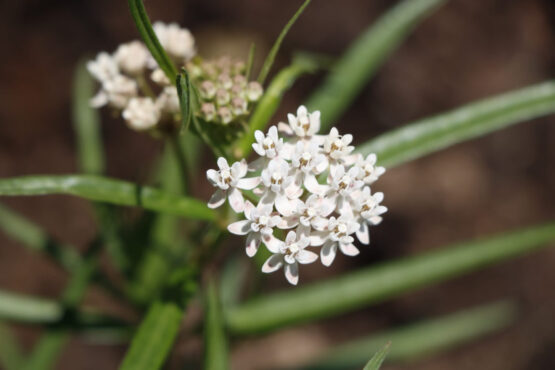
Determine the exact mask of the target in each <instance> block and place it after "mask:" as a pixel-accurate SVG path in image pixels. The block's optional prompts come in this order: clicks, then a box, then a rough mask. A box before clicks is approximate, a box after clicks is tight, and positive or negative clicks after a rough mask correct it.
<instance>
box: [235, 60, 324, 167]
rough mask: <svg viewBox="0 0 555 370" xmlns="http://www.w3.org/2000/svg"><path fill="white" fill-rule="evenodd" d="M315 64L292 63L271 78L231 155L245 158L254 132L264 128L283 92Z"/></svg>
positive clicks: (313, 67)
mask: <svg viewBox="0 0 555 370" xmlns="http://www.w3.org/2000/svg"><path fill="white" fill-rule="evenodd" d="M314 70H315V66H314V65H313V64H312V63H304V62H302V63H301V62H299V63H293V64H291V65H290V66H289V67H286V68H284V69H282V70H281V71H280V72H279V73H278V74H277V76H276V77H274V79H273V80H272V82H271V83H270V85H269V86H268V88H267V89H266V92H265V93H264V96H263V97H262V99H260V101H259V102H258V104H257V105H256V108H255V109H254V112H253V113H252V116H251V118H250V120H249V125H248V130H247V132H245V134H244V135H243V136H242V137H241V138H240V139H239V141H238V142H237V143H236V145H235V146H234V147H235V149H234V152H233V155H234V156H235V158H236V159H242V158H246V157H247V156H248V155H249V153H250V152H251V150H252V143H253V142H254V132H255V131H256V130H264V128H265V127H266V125H267V124H268V122H269V121H270V119H271V118H272V116H273V115H274V113H275V112H276V110H277V109H278V107H279V104H280V103H281V99H282V98H283V94H285V92H286V91H287V90H288V89H289V88H290V87H291V86H292V85H293V83H294V82H295V80H296V79H297V78H298V77H299V76H301V75H302V74H304V73H309V72H313V71H314Z"/></svg>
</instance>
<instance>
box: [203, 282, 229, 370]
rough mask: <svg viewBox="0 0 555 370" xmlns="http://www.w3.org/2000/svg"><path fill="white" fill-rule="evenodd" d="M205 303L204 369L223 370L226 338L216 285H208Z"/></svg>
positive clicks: (225, 356) (225, 358) (226, 362)
mask: <svg viewBox="0 0 555 370" xmlns="http://www.w3.org/2000/svg"><path fill="white" fill-rule="evenodd" d="M206 294H207V297H206V302H205V312H206V323H205V333H204V340H205V354H204V369H206V370H225V369H227V368H228V367H229V366H228V354H227V352H228V350H227V338H226V333H225V331H224V323H223V318H222V311H221V306H220V300H219V297H218V291H217V289H216V285H215V284H214V283H213V282H211V283H210V284H209V285H208V289H207V292H206Z"/></svg>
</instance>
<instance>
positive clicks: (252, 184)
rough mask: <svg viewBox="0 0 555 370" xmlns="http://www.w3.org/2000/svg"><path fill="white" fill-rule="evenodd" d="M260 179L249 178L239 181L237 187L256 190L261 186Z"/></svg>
mask: <svg viewBox="0 0 555 370" xmlns="http://www.w3.org/2000/svg"><path fill="white" fill-rule="evenodd" d="M260 180H261V179H260V177H248V178H243V179H239V180H238V181H237V187H238V188H239V189H243V190H251V189H254V188H256V187H257V186H258V184H260Z"/></svg>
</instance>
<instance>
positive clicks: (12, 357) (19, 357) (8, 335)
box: [0, 321, 24, 370]
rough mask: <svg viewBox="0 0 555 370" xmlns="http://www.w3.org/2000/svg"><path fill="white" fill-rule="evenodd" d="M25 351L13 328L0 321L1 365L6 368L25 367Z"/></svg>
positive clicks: (8, 369)
mask: <svg viewBox="0 0 555 370" xmlns="http://www.w3.org/2000/svg"><path fill="white" fill-rule="evenodd" d="M23 363H24V360H23V352H22V350H21V348H20V347H19V343H18V342H17V338H16V337H15V336H14V335H13V333H12V331H11V328H10V327H9V326H8V325H6V324H4V323H3V322H1V321H0V367H1V368H3V369H5V370H20V369H21V368H22V367H23Z"/></svg>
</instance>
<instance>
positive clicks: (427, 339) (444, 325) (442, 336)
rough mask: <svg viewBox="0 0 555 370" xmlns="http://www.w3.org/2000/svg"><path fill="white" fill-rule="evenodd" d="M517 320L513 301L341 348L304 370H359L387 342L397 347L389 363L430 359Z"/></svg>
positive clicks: (402, 328) (453, 314)
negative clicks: (422, 358)
mask: <svg viewBox="0 0 555 370" xmlns="http://www.w3.org/2000/svg"><path fill="white" fill-rule="evenodd" d="M516 316H517V307H516V304H515V303H514V302H511V301H500V302H495V303H490V304H487V305H482V306H478V307H472V308H469V309H465V310H462V311H458V312H455V313H452V314H449V315H445V316H441V317H437V318H431V319H428V320H425V321H421V322H417V323H415V324H410V325H409V326H405V327H400V328H396V329H392V330H388V331H385V332H380V333H376V334H373V335H370V336H368V337H366V338H360V339H355V340H353V341H352V342H348V343H345V344H341V345H338V346H336V347H334V348H333V349H332V350H330V351H329V352H327V353H326V354H325V355H324V357H322V358H320V359H318V361H316V362H314V363H312V364H311V365H309V366H306V367H304V369H305V370H340V369H352V368H355V367H357V366H360V364H361V363H363V362H364V361H365V360H366V358H367V356H368V353H369V352H372V351H375V350H377V349H378V348H380V346H381V345H382V344H383V343H384V341H391V342H392V343H393V345H392V346H391V350H390V352H389V354H388V356H387V361H388V362H389V361H392V362H393V361H406V360H410V359H414V358H420V357H423V356H429V355H431V354H433V353H438V352H441V351H445V350H447V349H450V348H454V347H457V346H459V345H461V344H464V343H467V342H471V341H473V340H476V339H477V338H480V337H482V336H484V335H487V334H491V333H493V332H495V331H498V330H500V329H502V328H505V327H507V326H508V325H510V324H511V323H512V322H514V320H515V318H516Z"/></svg>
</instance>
